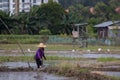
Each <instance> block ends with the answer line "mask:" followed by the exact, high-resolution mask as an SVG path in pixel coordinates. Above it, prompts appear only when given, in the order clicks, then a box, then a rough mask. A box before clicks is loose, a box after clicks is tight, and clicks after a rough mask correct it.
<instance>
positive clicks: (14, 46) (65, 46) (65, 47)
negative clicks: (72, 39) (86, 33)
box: [0, 43, 120, 51]
mask: <svg viewBox="0 0 120 80" xmlns="http://www.w3.org/2000/svg"><path fill="white" fill-rule="evenodd" d="M38 44H39V43H37V44H21V47H22V49H23V50H27V49H28V48H30V49H31V50H37V45H38ZM46 45H47V47H46V48H45V50H73V49H75V50H81V51H82V50H86V51H87V50H88V49H89V50H91V51H97V50H98V48H102V50H103V51H107V49H110V51H119V49H120V46H88V47H87V48H79V46H77V45H76V46H73V45H70V44H46ZM0 49H5V50H19V49H20V48H19V46H18V44H0Z"/></svg>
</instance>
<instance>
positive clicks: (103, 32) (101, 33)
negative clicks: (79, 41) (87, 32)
mask: <svg viewBox="0 0 120 80" xmlns="http://www.w3.org/2000/svg"><path fill="white" fill-rule="evenodd" d="M97 32H98V39H107V38H108V28H107V27H99V28H98V29H97Z"/></svg>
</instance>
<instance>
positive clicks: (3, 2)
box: [0, 0, 10, 12]
mask: <svg viewBox="0 0 120 80" xmlns="http://www.w3.org/2000/svg"><path fill="white" fill-rule="evenodd" d="M9 5H10V4H9V0H0V10H2V11H5V12H9Z"/></svg>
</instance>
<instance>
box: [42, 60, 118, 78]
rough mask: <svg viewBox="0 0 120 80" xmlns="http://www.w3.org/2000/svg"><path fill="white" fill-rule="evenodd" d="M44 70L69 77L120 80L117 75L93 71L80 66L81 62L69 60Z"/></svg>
mask: <svg viewBox="0 0 120 80" xmlns="http://www.w3.org/2000/svg"><path fill="white" fill-rule="evenodd" d="M43 71H44V72H48V73H55V74H58V75H62V76H67V77H75V78H77V80H119V79H118V78H115V77H114V78H113V77H107V76H105V75H102V74H95V73H91V70H90V69H87V68H80V65H79V64H75V63H74V64H73V63H69V62H62V63H60V64H57V65H52V66H49V67H47V68H46V69H44V70H43Z"/></svg>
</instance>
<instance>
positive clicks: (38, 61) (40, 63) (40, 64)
mask: <svg viewBox="0 0 120 80" xmlns="http://www.w3.org/2000/svg"><path fill="white" fill-rule="evenodd" d="M36 64H37V68H40V66H42V65H43V61H42V60H40V59H36Z"/></svg>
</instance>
